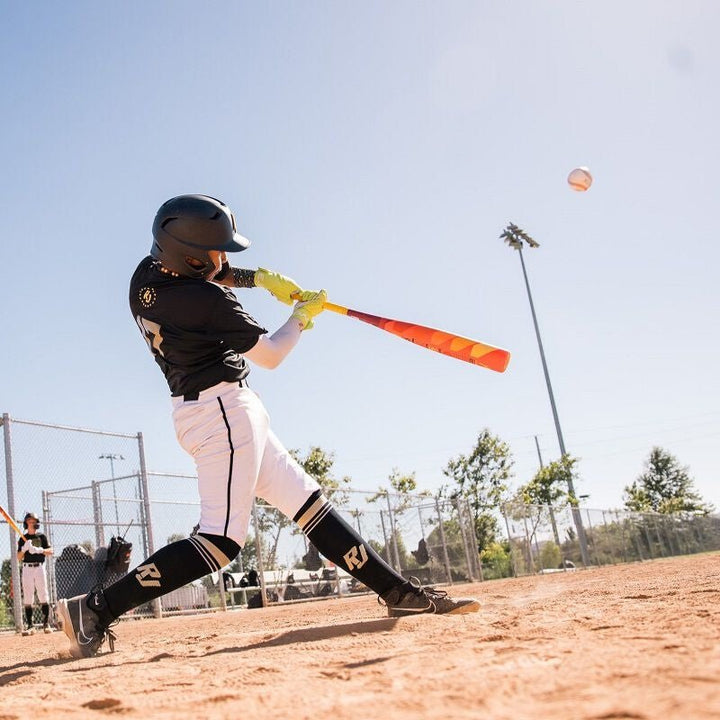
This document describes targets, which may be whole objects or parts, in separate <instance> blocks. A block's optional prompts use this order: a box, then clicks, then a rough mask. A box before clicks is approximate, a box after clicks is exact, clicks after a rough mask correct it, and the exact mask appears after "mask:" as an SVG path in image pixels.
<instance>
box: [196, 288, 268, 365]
mask: <svg viewBox="0 0 720 720" xmlns="http://www.w3.org/2000/svg"><path fill="white" fill-rule="evenodd" d="M209 329H210V330H211V331H212V332H213V333H214V334H216V335H217V336H218V337H219V338H221V339H222V340H223V342H225V343H226V344H227V345H228V347H231V348H232V349H233V350H235V351H237V352H239V353H244V352H247V351H248V350H250V349H251V348H253V347H255V344H256V343H257V340H258V338H259V337H260V336H261V335H264V334H265V333H267V330H266V329H265V328H264V327H262V326H261V325H260V324H259V323H258V322H257V321H256V320H255V319H254V318H253V317H252V316H251V315H249V314H248V313H247V312H246V311H245V310H244V309H243V307H242V305H240V303H239V302H238V301H237V299H236V298H235V296H234V295H233V294H232V291H230V290H228V291H227V293H226V292H223V293H222V295H221V296H219V297H218V299H217V301H216V302H215V305H214V308H213V312H212V313H211V315H210V318H209Z"/></svg>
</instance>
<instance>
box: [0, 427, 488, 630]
mask: <svg viewBox="0 0 720 720" xmlns="http://www.w3.org/2000/svg"><path fill="white" fill-rule="evenodd" d="M2 424H3V439H4V442H3V446H2V459H3V462H4V466H5V474H6V483H5V484H4V487H0V504H2V506H3V507H4V508H6V509H7V511H8V512H9V514H10V515H11V516H12V517H14V518H16V519H18V520H19V524H21V523H22V518H23V517H24V515H25V514H26V512H35V513H36V514H37V515H39V516H40V519H41V526H40V532H43V533H44V534H45V535H46V536H47V537H48V541H49V543H50V545H51V546H52V548H53V551H54V554H53V555H52V556H50V557H48V558H46V562H45V569H46V575H47V579H48V589H49V594H50V602H51V605H52V606H54V605H55V604H56V603H57V600H58V599H60V598H63V597H73V596H74V595H79V594H82V593H86V592H89V590H90V589H91V588H92V587H93V586H95V585H96V584H101V585H104V586H106V585H108V584H110V583H112V582H114V581H115V580H117V579H118V578H119V577H122V575H124V574H125V573H127V571H128V570H129V568H130V567H134V566H135V565H137V564H138V563H139V562H140V561H141V560H143V559H144V558H146V557H147V556H148V555H150V554H151V553H152V552H154V550H155V549H156V547H161V546H163V545H165V544H167V543H169V542H172V541H174V540H178V539H180V538H183V537H187V536H188V535H190V534H191V533H192V532H193V529H194V527H195V525H196V523H197V521H198V518H199V514H200V513H199V501H198V497H197V479H196V477H195V476H192V475H177V474H170V473H160V472H148V471H147V469H146V467H145V458H144V448H143V437H142V433H137V434H134V435H131V434H120V433H109V432H103V431H97V430H88V429H84V428H73V427H67V426H60V425H50V424H45V423H38V422H30V421H24V420H18V419H14V418H10V417H9V416H8V415H3V418H2ZM332 499H333V503H334V504H335V505H336V507H337V508H338V510H339V511H340V512H341V514H342V515H343V516H344V517H345V519H346V520H347V522H349V523H350V524H351V525H352V526H353V527H355V528H356V529H357V530H358V531H359V532H360V534H361V535H362V536H363V537H364V538H365V539H366V540H367V541H368V542H369V543H370V544H371V545H372V547H373V548H374V549H375V550H376V551H377V552H378V553H379V554H380V555H381V556H382V557H383V558H385V559H386V560H387V562H388V563H389V564H390V565H392V566H393V567H394V568H396V569H397V570H398V571H400V572H401V573H403V574H404V575H414V576H416V577H418V578H419V579H420V580H421V581H422V582H424V583H452V582H456V581H469V580H475V579H480V577H481V568H480V564H479V560H478V550H477V546H476V544H475V535H474V532H473V530H472V520H471V517H470V513H469V509H468V508H467V507H466V506H464V505H463V504H462V503H460V502H457V501H453V502H450V501H440V500H436V499H433V498H428V497H408V496H396V495H392V494H381V495H378V494H377V493H375V494H372V493H358V492H352V491H345V490H343V491H340V492H338V493H336V495H335V496H334V497H333V498H332ZM17 542H18V536H17V535H16V534H15V533H14V531H13V530H12V529H11V528H10V527H9V526H7V532H0V563H1V564H0V567H1V572H0V628H3V627H4V628H13V627H14V628H20V627H22V620H21V617H22V605H23V600H22V598H21V597H20V592H19V588H20V563H19V562H18V560H17V556H16V551H17ZM118 548H121V549H123V551H124V550H125V549H127V550H129V556H128V557H125V556H123V557H118V556H116V555H115V551H116V550H118ZM16 589H18V590H16ZM364 590H366V588H364V587H362V586H359V585H358V584H357V583H356V582H355V581H354V579H353V578H351V577H350V576H349V575H348V574H347V573H346V572H344V570H343V569H341V568H336V567H334V566H333V565H332V564H330V563H328V561H327V560H325V559H322V558H320V557H319V556H318V554H317V551H316V550H315V549H314V548H313V547H312V546H311V545H309V544H308V543H307V540H306V538H305V536H304V535H302V533H300V532H299V531H298V529H297V528H296V526H295V525H294V524H293V523H292V522H291V521H290V520H289V519H288V518H285V517H284V516H283V515H282V514H281V513H280V512H279V511H277V510H276V509H274V508H271V507H269V506H267V505H265V504H263V503H261V502H258V503H256V505H255V507H254V509H253V515H252V519H251V524H250V530H249V536H248V539H247V542H246V544H245V547H244V548H243V550H242V552H241V554H240V555H239V556H238V558H237V559H236V560H235V561H234V562H233V563H232V564H231V566H229V567H228V568H226V569H225V571H224V572H223V573H222V574H217V573H216V574H214V575H209V576H207V577H205V578H203V579H202V580H201V581H198V582H197V583H194V584H192V585H190V586H187V587H185V588H180V589H179V590H176V591H174V592H172V593H169V594H167V595H165V596H163V597H162V598H160V599H158V600H156V601H154V602H153V603H149V604H147V605H146V606H142V607H140V608H137V609H136V610H135V611H134V614H135V615H140V616H142V615H154V616H159V615H160V614H161V613H180V612H202V611H207V610H214V609H218V608H226V607H228V606H231V607H232V606H236V605H240V606H247V607H257V606H261V605H263V604H267V603H269V602H273V601H277V602H279V601H286V602H287V601H292V600H298V601H299V600H307V599H316V598H324V597H331V596H335V595H339V594H344V593H353V592H362V591H364ZM36 613H37V614H38V618H36V619H37V620H39V619H40V618H39V608H36Z"/></svg>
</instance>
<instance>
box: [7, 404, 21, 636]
mask: <svg viewBox="0 0 720 720" xmlns="http://www.w3.org/2000/svg"><path fill="white" fill-rule="evenodd" d="M3 436H4V442H5V481H6V484H7V504H8V506H7V511H8V515H10V517H11V518H13V519H14V518H15V485H14V483H13V467H12V442H11V440H10V416H9V415H8V414H7V413H3ZM8 535H9V536H10V575H11V577H12V586H13V619H14V620H15V630H16V631H17V632H20V630H22V626H23V625H22V598H21V595H22V592H21V589H20V565H19V564H18V559H17V553H16V552H13V549H14V548H15V547H16V545H17V537H16V536H15V532H14V530H13V529H12V528H11V527H10V525H8Z"/></svg>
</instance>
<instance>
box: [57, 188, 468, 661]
mask: <svg viewBox="0 0 720 720" xmlns="http://www.w3.org/2000/svg"><path fill="white" fill-rule="evenodd" d="M153 238H154V241H153V245H152V249H151V254H150V256H148V257H146V258H145V259H144V260H142V261H141V262H140V264H139V265H138V267H137V269H136V271H135V273H134V275H133V277H132V280H131V282H130V308H131V311H132V314H133V317H134V319H135V321H136V323H137V324H138V327H139V328H140V330H141V332H142V334H143V336H144V338H145V340H146V342H147V344H148V347H149V349H150V351H151V352H152V354H153V356H154V358H155V361H156V363H157V364H158V365H159V367H160V369H161V370H162V372H163V374H164V375H165V379H166V380H167V383H168V385H169V387H170V392H171V400H172V406H173V421H174V425H175V431H176V435H177V438H178V441H179V442H180V445H181V446H182V447H183V448H184V449H185V450H186V451H187V452H188V453H189V454H190V455H192V456H193V458H194V460H195V465H196V468H197V475H198V489H199V493H200V505H201V509H200V524H199V528H198V531H197V532H196V533H194V534H193V535H191V536H190V537H189V538H186V539H183V540H180V541H178V542H175V543H172V544H170V545H167V546H166V547H164V548H161V549H160V550H158V551H157V552H156V553H154V554H153V555H152V556H151V557H150V558H148V559H147V560H146V561H144V562H143V563H142V564H141V565H139V566H138V567H137V568H135V570H133V571H131V572H130V573H129V574H128V575H127V576H126V577H124V578H123V579H121V580H119V581H118V582H116V583H114V584H113V585H111V586H109V587H108V588H105V589H104V590H103V589H101V588H96V589H94V590H93V591H92V592H91V593H90V594H89V595H87V596H78V597H76V598H72V599H70V600H60V601H59V603H58V612H59V614H60V616H61V618H62V619H63V627H64V630H65V632H66V634H67V635H68V637H69V638H70V640H71V643H72V646H73V652H74V654H76V655H77V654H79V655H84V656H90V655H93V654H95V653H96V652H97V650H98V648H99V647H100V645H101V644H102V643H103V641H104V639H105V637H106V636H107V635H109V637H110V640H111V646H112V641H113V640H114V636H113V634H112V633H111V632H110V631H109V630H108V626H109V625H110V623H111V622H113V621H114V620H115V619H116V618H118V617H119V616H120V615H122V614H123V613H125V612H127V611H128V610H130V609H131V608H134V607H137V606H139V605H141V604H143V603H146V602H148V601H149V600H152V599H154V598H157V597H159V596H160V595H164V594H165V593H168V592H170V591H172V590H174V589H176V588H179V587H182V586H183V585H185V584H187V583H189V582H192V581H193V580H196V579H198V578H200V577H202V576H204V575H207V574H208V573H210V572H212V571H218V570H221V569H222V568H223V567H225V566H226V565H228V564H229V563H230V562H231V561H232V560H233V558H235V557H236V556H237V554H238V552H239V551H240V547H241V546H242V544H243V543H244V542H245V537H246V534H247V529H248V523H249V518H250V512H251V509H252V503H253V500H254V498H255V496H258V497H261V498H264V499H265V500H266V501H267V502H268V503H270V504H271V505H273V506H275V507H277V508H278V509H279V510H281V511H282V512H283V513H284V514H285V515H286V516H287V517H289V518H292V519H293V520H294V521H295V522H296V523H297V524H298V525H299V526H300V528H301V529H302V530H303V532H304V533H305V534H306V535H307V537H308V539H309V540H310V542H312V544H313V545H315V547H316V548H318V550H319V551H320V552H321V553H322V554H323V555H324V556H325V557H327V558H328V559H329V560H331V561H332V562H333V563H335V564H336V565H339V566H341V567H344V568H345V569H347V571H348V572H349V573H350V574H351V575H353V576H354V577H355V578H357V579H358V580H359V581H360V582H362V583H363V584H365V585H366V586H367V587H369V588H371V589H372V590H374V591H375V592H376V593H378V595H379V596H380V598H381V601H382V604H384V605H386V606H387V608H388V612H389V614H390V615H391V616H400V615H408V614H416V613H431V612H435V613H465V612H474V611H476V610H477V609H478V608H479V604H478V602H477V601H476V600H471V599H458V600H452V599H450V598H448V597H447V595H446V593H444V592H442V591H437V590H434V589H432V588H422V587H421V586H420V584H419V582H417V581H416V580H415V581H406V580H405V578H403V577H402V576H400V575H398V574H397V573H396V572H395V571H394V570H393V569H392V568H391V567H390V566H389V565H388V564H387V563H385V561H383V560H382V558H380V556H379V555H378V554H377V553H376V552H375V551H374V550H373V549H372V548H371V547H370V546H369V545H368V544H367V543H366V542H365V541H364V540H363V539H362V538H361V537H360V536H359V535H358V534H357V533H356V532H355V530H353V528H352V527H351V526H350V525H349V524H348V523H346V522H345V521H344V520H343V519H342V517H341V516H340V515H339V514H338V513H337V511H336V510H335V509H334V508H333V507H332V506H331V505H330V503H329V502H328V501H327V499H326V498H325V497H324V496H323V494H322V491H321V489H320V486H319V485H318V483H317V482H316V481H315V480H314V479H313V478H311V477H310V476H309V475H308V474H307V473H305V471H304V470H303V469H302V467H300V465H299V464H298V463H297V462H296V461H295V460H294V459H293V458H292V457H291V456H290V454H289V453H288V451H287V450H286V449H285V447H284V446H283V445H282V444H281V443H280V441H279V440H278V439H277V438H276V437H275V435H274V433H273V432H272V430H271V429H270V424H269V418H268V414H267V411H266V410H265V408H264V407H263V405H262V403H261V401H260V399H259V398H258V396H257V395H256V394H255V393H254V392H253V391H252V390H251V389H250V388H249V387H248V382H247V376H248V373H249V372H250V369H249V367H248V365H247V362H246V359H247V360H250V361H251V362H252V363H254V364H257V365H260V366H261V367H264V368H274V367H277V365H279V364H280V363H281V362H282V360H283V359H284V358H285V357H286V356H287V354H288V353H289V352H290V351H291V350H292V349H293V347H295V345H296V344H297V342H298V340H299V339H300V336H301V333H302V332H303V331H304V330H307V329H309V328H311V327H312V326H313V318H315V317H316V316H317V315H318V314H319V313H320V312H322V310H323V303H324V302H325V300H326V299H327V296H326V293H325V291H324V290H321V291H319V292H312V291H303V290H302V289H301V288H300V287H299V286H298V285H297V283H295V282H294V281H293V280H291V279H290V278H286V277H284V276H282V275H280V274H278V273H275V272H272V271H269V270H266V269H264V268H259V269H258V270H244V269H240V268H231V267H230V265H229V264H228V262H227V258H226V255H225V253H226V252H238V251H241V250H244V249H245V248H247V247H248V245H249V244H250V243H249V241H248V240H247V239H246V238H244V237H242V236H241V235H239V234H238V232H237V229H236V225H235V217H234V215H233V214H232V212H231V211H230V209H229V208H228V207H227V206H226V205H225V204H224V203H222V202H220V201H219V200H216V199H214V198H212V197H209V196H206V195H181V196H179V197H176V198H172V199H171V200H168V201H167V202H166V203H164V204H163V205H162V206H161V207H160V209H159V210H158V213H157V215H156V217H155V221H154V223H153ZM230 287H235V288H252V287H263V288H265V289H266V290H268V291H270V292H271V293H272V294H273V295H274V296H275V297H276V298H278V299H279V300H281V301H282V302H284V303H286V304H289V305H292V304H293V299H292V298H291V295H292V294H293V293H300V298H301V299H300V302H297V303H296V304H295V305H294V307H293V309H292V313H291V315H290V317H289V318H288V320H287V322H285V324H284V325H282V327H280V328H279V329H278V330H277V331H276V332H275V333H273V334H272V335H271V336H267V331H266V330H265V328H263V327H262V326H261V325H260V324H259V323H258V322H257V321H256V320H254V319H253V318H252V317H251V316H250V315H248V314H247V313H246V312H245V310H244V309H243V307H242V306H241V305H240V303H239V302H238V301H237V298H236V297H235V294H234V293H233V291H232V290H230V289H229V288H230Z"/></svg>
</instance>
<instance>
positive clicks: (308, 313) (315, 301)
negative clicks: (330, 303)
mask: <svg viewBox="0 0 720 720" xmlns="http://www.w3.org/2000/svg"><path fill="white" fill-rule="evenodd" d="M326 302H327V292H326V291H325V290H320V291H319V292H314V291H313V290H304V291H303V292H302V293H300V297H299V301H298V303H297V304H296V305H295V309H294V310H293V314H292V315H291V316H290V317H292V318H295V319H296V320H298V321H299V322H300V323H302V326H303V328H302V329H303V330H310V329H311V328H312V327H313V326H314V325H315V323H314V322H313V318H314V317H316V316H317V315H319V314H320V313H321V312H322V311H323V310H324V309H325V303H326Z"/></svg>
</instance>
